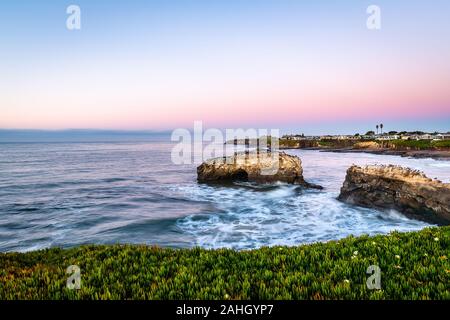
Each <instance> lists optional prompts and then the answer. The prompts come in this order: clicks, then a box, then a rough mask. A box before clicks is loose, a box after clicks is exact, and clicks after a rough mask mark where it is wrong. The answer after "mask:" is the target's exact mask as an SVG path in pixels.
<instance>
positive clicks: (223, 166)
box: [197, 152, 320, 188]
mask: <svg viewBox="0 0 450 320" xmlns="http://www.w3.org/2000/svg"><path fill="white" fill-rule="evenodd" d="M197 178H198V181H199V182H220V181H236V180H241V181H255V182H276V181H280V182H286V183H293V184H300V185H303V186H306V187H315V188H320V187H319V186H316V185H313V184H310V183H308V182H306V181H305V180H304V179H303V169H302V162H301V160H300V158H298V157H296V156H292V155H288V154H286V153H284V152H273V153H270V152H269V153H256V152H250V153H243V152H242V153H236V154H235V155H234V156H230V157H221V158H214V159H210V160H208V161H206V162H204V163H202V164H201V165H200V166H199V167H198V168H197Z"/></svg>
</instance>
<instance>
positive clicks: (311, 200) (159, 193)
mask: <svg viewBox="0 0 450 320" xmlns="http://www.w3.org/2000/svg"><path fill="white" fill-rule="evenodd" d="M131 138H132V137H131ZM131 138H130V137H128V139H127V138H125V139H120V141H114V139H111V140H110V141H87V142H86V141H85V142H77V141H67V142H65V141H56V142H55V141H54V142H33V143H28V142H11V143H5V142H3V143H0V251H1V252H7V251H29V250H36V249H43V248H48V247H72V246H76V245H81V244H116V243H121V244H123V243H133V244H148V245H158V246H162V247H176V248H190V247H195V246H200V247H204V248H221V247H227V248H234V249H238V250H241V249H252V248H259V247H262V246H274V245H289V246H293V245H299V244H304V243H311V242H317V241H329V240H336V239H340V238H343V237H346V236H348V235H361V234H385V233H389V232H390V231H393V230H399V231H409V230H418V229H421V228H424V227H426V226H429V224H427V223H424V222H421V221H415V220H410V219H408V218H406V217H405V216H403V215H401V214H400V213H398V212H395V211H390V212H381V211H377V210H373V209H366V208H360V207H356V206H353V205H348V204H344V203H341V202H339V201H338V200H336V197H337V196H338V194H339V189H340V187H341V186H342V183H343V181H344V177H345V172H346V170H347V168H348V167H349V166H350V165H352V164H359V165H364V164H375V163H378V164H397V165H402V166H408V167H411V168H415V169H419V170H422V171H424V172H425V173H426V174H427V175H428V176H429V177H431V178H435V177H436V178H439V179H440V180H442V181H444V182H450V162H449V161H438V160H433V159H409V158H401V157H397V156H386V155H372V154H364V153H357V154H356V153H348V154H346V153H331V152H320V151H312V150H289V151H287V152H288V153H290V154H294V155H297V156H299V157H300V158H301V160H302V163H303V170H304V176H305V179H307V180H308V181H310V182H313V183H316V184H320V185H322V186H323V187H324V190H304V189H302V188H301V187H299V186H293V185H287V184H281V183H280V184H272V185H256V184H251V183H242V182H241V183H236V184H234V185H232V186H210V185H205V184H198V183H197V181H196V165H195V164H189V165H175V164H173V163H172V161H171V150H172V148H173V146H174V143H172V142H170V140H169V137H168V136H166V137H157V138H154V139H148V138H140V139H136V141H132V140H130V139H131Z"/></svg>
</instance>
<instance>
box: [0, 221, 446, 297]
mask: <svg viewBox="0 0 450 320" xmlns="http://www.w3.org/2000/svg"><path fill="white" fill-rule="evenodd" d="M449 250H450V227H441V228H427V229H424V230H422V231H420V232H412V233H397V232H395V233H392V234H390V235H388V236H375V237H368V236H363V237H358V238H355V237H349V238H346V239H343V240H341V241H332V242H328V243H316V244H312V245H305V246H299V247H272V248H262V249H258V250H250V251H242V252H238V251H234V250H225V249H222V250H204V249H198V248H197V249H191V250H176V249H161V248H156V247H149V246H131V245H125V246H122V245H121V246H119V245H114V246H82V247H78V248H73V249H66V250H62V249H57V248H54V249H48V250H42V251H35V252H29V253H6V254H0V299H30V298H33V299H67V298H69V299H116V298H122V299H123V298H132V299H249V298H256V299H322V298H325V299H450V293H449V283H450V264H449V260H448V258H449V253H450V252H449ZM354 251H358V254H357V255H356V257H354V258H352V256H353V255H354ZM71 264H76V265H79V266H80V267H81V279H82V284H81V289H80V290H69V289H67V288H66V287H65V285H66V279H67V277H68V276H67V275H66V274H65V270H66V268H67V267H68V266H69V265H71ZM371 264H375V265H379V266H380V268H381V270H382V277H381V285H382V290H368V289H367V288H366V285H365V283H366V279H367V277H368V275H366V269H367V267H368V266H369V265H371Z"/></svg>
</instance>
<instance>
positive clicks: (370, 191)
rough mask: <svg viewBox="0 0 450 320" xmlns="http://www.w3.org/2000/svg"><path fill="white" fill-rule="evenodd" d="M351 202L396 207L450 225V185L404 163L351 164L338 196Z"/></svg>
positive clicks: (420, 217)
mask: <svg viewBox="0 0 450 320" xmlns="http://www.w3.org/2000/svg"><path fill="white" fill-rule="evenodd" d="M338 199H339V200H342V201H344V202H347V203H352V204H356V205H360V206H364V207H370V208H378V209H395V210H397V211H399V212H402V213H403V214H405V215H406V216H408V217H410V218H414V219H419V220H422V221H426V222H430V223H436V224H440V225H448V224H450V184H449V183H442V182H441V181H439V180H434V179H430V178H428V177H427V176H425V175H424V174H423V173H422V172H420V171H417V170H412V169H409V168H403V167H400V166H393V165H389V166H375V165H373V166H365V167H359V166H355V165H353V166H351V167H350V168H349V169H348V170H347V176H346V178H345V181H344V184H343V186H342V188H341V193H340V195H339V197H338Z"/></svg>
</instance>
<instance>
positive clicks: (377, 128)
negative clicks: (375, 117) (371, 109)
mask: <svg viewBox="0 0 450 320" xmlns="http://www.w3.org/2000/svg"><path fill="white" fill-rule="evenodd" d="M376 128H377V134H378V125H376Z"/></svg>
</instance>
